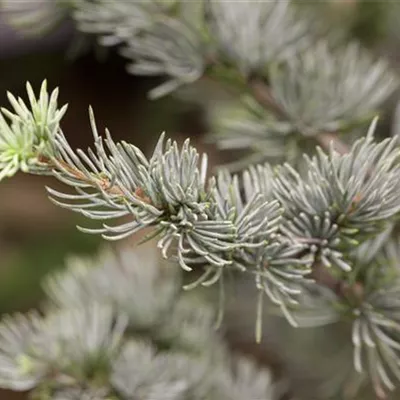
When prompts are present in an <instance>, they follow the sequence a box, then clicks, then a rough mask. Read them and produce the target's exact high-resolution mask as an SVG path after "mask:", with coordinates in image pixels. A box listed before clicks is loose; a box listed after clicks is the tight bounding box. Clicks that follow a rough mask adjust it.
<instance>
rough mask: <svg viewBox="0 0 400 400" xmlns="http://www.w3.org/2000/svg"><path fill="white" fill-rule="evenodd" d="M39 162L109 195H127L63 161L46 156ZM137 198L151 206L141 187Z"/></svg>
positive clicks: (103, 180)
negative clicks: (65, 172)
mask: <svg viewBox="0 0 400 400" xmlns="http://www.w3.org/2000/svg"><path fill="white" fill-rule="evenodd" d="M39 161H40V162H41V163H43V164H47V165H48V166H49V168H51V169H60V170H61V171H62V170H64V171H67V172H68V173H69V174H71V175H72V176H73V177H74V178H76V179H78V180H79V181H81V182H85V183H87V184H88V185H91V186H93V187H98V186H100V187H101V188H102V189H103V190H105V191H106V192H107V193H109V194H113V195H116V196H121V197H124V196H125V193H124V191H123V190H122V189H121V188H120V187H119V186H117V185H111V182H110V180H109V179H107V178H105V177H104V178H99V177H96V176H93V177H92V178H88V177H87V176H86V175H85V174H84V173H82V172H81V171H79V169H77V168H76V167H73V166H71V165H69V164H68V163H66V162H65V161H63V160H52V159H50V158H48V157H45V156H40V157H39ZM60 166H61V168H60ZM134 194H135V196H137V197H138V198H139V199H140V200H141V201H144V202H146V203H148V204H150V202H151V200H150V198H149V197H147V196H146V194H145V192H144V190H143V189H142V188H140V187H138V188H136V190H135V193H134Z"/></svg>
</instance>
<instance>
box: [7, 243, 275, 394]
mask: <svg viewBox="0 0 400 400" xmlns="http://www.w3.org/2000/svg"><path fill="white" fill-rule="evenodd" d="M44 287H45V290H46V292H47V294H48V301H47V303H46V305H45V307H44V314H39V313H38V312H31V313H28V314H26V315H23V314H16V315H12V316H7V317H5V318H4V319H3V321H2V322H1V324H0V385H1V387H3V388H9V389H12V390H16V391H30V392H31V394H32V396H33V398H38V399H57V400H61V399H63V400H65V399H76V400H82V399H93V400H95V399H96V400H99V399H122V400H124V399H127V400H133V399H138V398H140V399H148V400H153V399H160V400H161V399H168V400H174V399H180V400H189V399H190V400H196V399H205V398H207V399H210V400H211V399H216V400H217V399H226V400H233V399H237V400H239V399H243V398H254V399H256V398H259V399H268V400H269V399H273V398H274V395H273V388H272V378H271V374H270V372H269V371H268V370H265V369H259V368H258V367H257V366H256V365H255V364H254V363H253V362H252V361H250V360H248V359H246V358H244V357H242V356H233V355H232V354H230V353H229V352H228V350H227V349H226V348H225V347H224V344H223V342H221V340H220V339H219V337H218V336H217V334H216V332H215V330H214V327H213V325H214V317H213V313H212V311H211V310H210V309H209V308H208V306H207V305H206V304H205V303H204V302H203V301H202V300H201V299H199V298H197V299H196V298H191V297H189V296H188V295H187V294H182V292H181V291H180V286H179V279H178V275H177V274H176V269H174V268H173V266H171V265H165V263H160V259H159V258H158V257H157V256H156V253H155V252H154V251H149V250H147V251H146V252H143V251H142V252H141V253H138V252H134V251H133V250H132V249H125V250H123V251H121V252H118V253H112V252H111V251H107V252H104V253H103V254H101V255H100V256H99V257H98V259H97V260H89V259H80V258H71V259H70V260H69V261H68V262H67V268H66V270H65V271H62V272H58V273H53V274H52V275H50V276H49V277H48V278H47V279H46V281H45V283H44Z"/></svg>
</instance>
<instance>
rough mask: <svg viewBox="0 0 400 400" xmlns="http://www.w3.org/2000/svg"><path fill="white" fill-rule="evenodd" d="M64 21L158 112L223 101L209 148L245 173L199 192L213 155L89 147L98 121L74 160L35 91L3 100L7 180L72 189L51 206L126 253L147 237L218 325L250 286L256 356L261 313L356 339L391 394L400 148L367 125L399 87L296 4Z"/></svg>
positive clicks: (365, 365)
mask: <svg viewBox="0 0 400 400" xmlns="http://www.w3.org/2000/svg"><path fill="white" fill-rule="evenodd" d="M61 3H62V4H63V5H64V6H65V5H66V4H65V3H64V2H60V4H61ZM194 4H195V5H194ZM64 10H68V11H70V13H71V16H72V17H73V19H74V20H75V21H76V26H77V28H78V29H79V30H81V31H83V32H87V33H90V34H94V35H97V37H98V38H99V41H100V43H101V44H102V45H104V46H114V45H118V46H119V49H120V50H121V53H122V54H123V55H124V56H125V57H126V58H127V59H128V70H129V72H131V73H134V74H138V75H146V76H153V75H156V76H163V77H164V78H165V81H164V83H163V84H162V85H161V86H158V87H156V88H155V89H153V90H152V91H151V92H150V96H151V97H152V98H157V97H160V96H163V95H166V94H169V93H171V92H173V91H175V90H177V89H178V88H181V87H182V86H184V85H186V86H187V85H190V84H195V83H196V82H202V81H203V80H207V81H212V82H216V83H219V84H221V85H222V86H223V87H225V88H227V89H229V90H230V91H232V93H234V96H233V100H232V101H231V102H230V103H229V104H224V105H223V107H222V106H221V107H217V108H215V110H213V111H214V112H213V113H212V116H213V118H212V121H211V122H212V130H213V133H214V134H213V135H212V138H213V140H214V141H215V142H216V143H217V144H218V145H219V146H220V147H221V148H224V149H230V150H232V149H238V150H241V151H245V152H244V153H245V157H244V158H242V159H240V160H239V161H238V162H235V163H234V164H232V165H231V166H230V167H231V170H232V169H237V170H240V172H237V173H236V174H231V173H230V172H228V171H227V170H221V171H219V172H218V173H217V174H216V175H215V176H214V177H211V178H210V173H209V171H208V170H207V157H206V155H199V154H198V152H197V150H196V149H195V148H193V147H192V146H191V145H190V143H189V141H186V142H185V143H184V144H183V146H178V144H177V143H175V142H174V141H172V140H170V139H166V138H165V135H164V134H162V135H161V137H160V139H159V141H158V143H157V145H156V147H155V149H154V151H153V153H152V154H151V155H150V156H146V155H144V154H143V153H142V152H141V151H140V149H138V148H137V147H135V146H134V145H132V144H130V143H126V142H118V143H117V142H115V141H114V140H113V139H112V137H111V135H110V133H109V132H108V131H106V132H105V134H104V135H101V134H99V132H98V131H97V128H96V124H95V120H94V116H93V112H92V110H90V121H91V127H92V131H93V136H94V146H93V148H91V149H88V150H87V151H82V150H74V149H72V148H71V146H70V145H69V143H68V141H67V139H66V137H65V136H64V134H63V132H62V131H61V129H60V127H59V123H60V119H61V117H62V115H63V114H64V112H65V108H59V107H58V105H57V92H53V93H52V94H51V95H49V94H48V93H47V90H46V86H45V84H44V85H43V86H42V90H41V93H40V95H39V98H38V99H36V98H35V97H34V95H33V91H32V88H31V87H30V86H29V85H28V97H29V103H30V104H28V105H26V104H25V103H24V101H23V100H22V99H15V98H14V97H13V96H12V95H11V94H9V99H10V102H11V106H12V110H11V111H8V110H3V111H2V114H3V116H2V118H1V120H0V139H1V147H0V161H1V171H2V172H1V177H5V176H12V175H13V174H14V173H15V172H16V171H18V170H21V171H23V172H30V173H40V174H52V175H54V176H55V177H56V178H57V179H59V180H60V181H62V182H64V183H65V184H66V185H68V186H70V187H71V188H73V189H74V190H75V192H74V193H71V192H68V193H63V192H59V191H55V190H54V189H51V188H48V192H49V195H50V198H51V200H52V201H53V202H54V203H56V204H57V205H59V206H61V207H66V208H68V209H71V210H73V211H76V212H79V213H81V214H83V215H85V216H86V217H88V218H90V219H96V220H101V221H102V225H101V226H100V227H99V228H98V229H87V228H80V229H81V230H82V231H84V232H88V233H97V234H101V235H102V236H103V237H104V238H106V239H109V240H119V239H123V238H126V237H129V236H130V235H132V234H134V233H137V232H139V231H141V230H142V229H143V228H152V229H153V230H152V234H151V235H150V236H151V237H157V239H158V247H159V248H160V250H161V252H162V255H163V256H164V257H165V258H170V259H173V260H176V261H177V263H178V264H179V265H180V266H181V268H182V269H183V270H185V271H187V272H192V275H193V276H194V278H193V282H192V283H190V284H187V285H185V287H186V289H193V288H195V287H197V286H200V285H202V286H212V285H213V284H218V285H219V287H220V311H221V313H220V316H219V317H220V318H219V319H221V317H222V311H223V308H224V306H223V303H224V297H225V295H224V293H225V292H224V286H225V281H226V279H225V278H226V276H227V274H228V273H234V274H235V273H237V274H238V275H239V274H240V273H242V274H248V275H249V276H251V277H252V279H253V281H254V289H255V291H256V292H257V293H258V304H257V306H256V309H257V315H258V317H257V321H256V337H257V340H259V339H260V337H261V315H262V313H263V305H264V302H265V299H266V298H267V299H269V301H270V303H271V304H272V306H271V307H270V308H271V309H272V308H273V306H274V305H275V306H277V308H279V309H280V311H281V312H282V313H283V315H284V316H285V317H286V319H287V320H288V321H289V322H290V323H291V324H292V325H293V326H307V327H310V326H315V325H329V324H332V323H334V322H337V321H345V322H346V323H349V324H350V325H351V331H352V335H351V334H350V335H349V337H348V342H350V343H351V344H352V349H353V353H354V363H353V366H354V368H353V369H354V370H355V372H356V373H357V374H358V377H359V378H360V379H361V380H362V379H367V380H368V381H369V382H370V384H371V385H372V388H373V390H374V392H375V394H376V396H377V397H378V398H379V399H382V398H384V396H386V393H387V392H388V391H389V390H393V389H394V388H396V387H398V386H399V380H400V371H399V363H400V356H399V349H400V337H399V335H398V329H399V327H398V313H399V308H398V304H397V303H398V301H397V298H396V296H397V294H398V287H399V273H400V270H399V267H398V266H399V262H400V257H399V256H398V240H397V239H398V229H397V226H396V221H397V218H398V215H399V212H400V200H399V196H398V194H399V193H400V164H399V156H400V149H399V146H398V141H397V138H387V139H385V140H382V141H378V140H376V139H375V137H374V133H375V131H376V125H377V119H376V118H375V119H374V118H373V117H374V116H375V115H376V114H377V113H378V112H379V109H380V108H381V107H382V105H383V104H384V102H385V101H386V100H387V99H388V98H389V97H390V96H391V95H392V94H393V93H394V92H395V91H396V89H397V86H398V79H397V76H396V74H395V73H394V72H393V71H391V69H390V67H389V65H388V63H387V62H385V61H384V60H380V59H376V58H375V57H374V56H373V55H371V54H370V53H369V52H368V51H367V50H366V49H363V48H362V47H361V45H360V44H358V43H348V44H346V45H343V44H338V41H336V40H332V37H331V36H326V37H325V36H323V37H321V30H320V27H319V24H313V23H310V20H309V18H308V17H307V16H305V15H306V13H304V12H302V11H304V10H300V9H299V8H298V7H297V6H296V5H295V4H292V2H291V1H289V0H274V1H256V2H254V1H247V0H246V1H243V2H232V1H224V0H204V1H199V2H195V3H193V2H191V1H185V0H170V1H162V0H149V1H145V2H141V1H114V2H110V1H103V0H75V1H71V2H70V3H68V4H67V7H66V9H64ZM310 26H312V28H309V27H310ZM193 87H195V85H193ZM371 121H372V122H371ZM367 124H369V128H368V127H367ZM305 153H309V154H305ZM241 154H242V153H241ZM265 161H269V162H270V163H269V164H263V163H265ZM255 163H259V164H255ZM273 163H275V165H272V164H273ZM121 218H122V219H121ZM388 243H389V244H390V246H389V250H388V247H387V246H388ZM74 284H75V283H74ZM63 285H64V284H63ZM61 286H62V285H61ZM61 286H59V287H58V289H55V291H54V292H57V291H59V292H60V293H64V291H63V289H62V287H61ZM68 293H69V291H67V292H66V295H67V294H68ZM122 293H123V292H122ZM120 295H121V296H122V297H121V299H118V307H122V308H125V307H126V308H127V310H128V312H129V311H130V312H133V311H132V310H129V307H127V306H124V304H125V303H124V301H125V300H124V296H123V294H120ZM79 299H80V297H79V296H74V299H71V301H72V300H73V301H78V302H79V301H80V300H79ZM143 318H144V321H142V322H141V323H144V324H145V323H146V318H145V317H144V316H143ZM147 322H148V321H147ZM169 330H171V331H173V324H171V325H170V326H169V328H168V329H167V331H169ZM111 331H112V330H111ZM112 332H113V331H112ZM135 351H136V350H135V349H131V350H129V354H132V353H135ZM119 365H123V362H122V364H119ZM342 370H348V369H342ZM340 372H341V371H339V370H338V371H337V374H338V375H340ZM350 375H351V374H349V376H350ZM338 390H339V391H340V389H338Z"/></svg>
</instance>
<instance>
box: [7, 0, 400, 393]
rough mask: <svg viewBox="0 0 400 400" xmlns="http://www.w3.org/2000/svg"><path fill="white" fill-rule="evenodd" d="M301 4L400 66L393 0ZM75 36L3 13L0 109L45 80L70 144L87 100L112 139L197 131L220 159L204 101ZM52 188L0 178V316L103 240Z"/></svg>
mask: <svg viewBox="0 0 400 400" xmlns="http://www.w3.org/2000/svg"><path fill="white" fill-rule="evenodd" d="M0 1H1V0H0ZM31 1H34V0H31ZM297 2H298V3H299V4H300V6H304V7H305V8H306V10H307V12H309V11H310V10H311V9H312V10H313V12H314V11H315V12H316V14H315V15H316V17H315V18H316V19H318V18H320V19H321V20H322V21H329V23H330V24H331V25H332V26H334V27H335V28H338V29H340V31H341V32H342V34H343V37H345V38H348V37H356V38H358V39H360V40H361V41H363V42H364V44H365V45H367V46H369V47H371V48H372V49H373V50H374V51H375V52H376V53H377V54H385V55H386V56H387V57H389V59H390V60H391V61H392V63H393V65H394V66H397V63H398V58H399V51H398V49H399V44H400V29H399V27H398V22H399V21H400V18H399V19H397V18H398V16H399V15H400V13H399V12H394V11H393V10H394V9H396V10H397V8H398V7H397V6H393V4H389V3H391V2H385V1H357V0H332V1H328V0H326V1H315V2H310V1H304V0H297ZM327 4H328V5H327ZM310 7H311V8H310ZM393 7H394V8H393ZM328 25H329V24H328ZM76 40H77V37H76V35H75V33H74V29H73V26H72V24H71V23H69V22H66V23H65V24H63V25H62V26H60V27H59V28H57V30H56V31H54V32H52V33H51V34H49V35H47V36H45V37H40V38H39V37H30V38H26V37H23V36H21V35H19V34H18V33H17V32H14V31H13V30H12V29H11V28H10V27H8V26H7V25H6V23H5V22H4V20H3V19H2V16H1V14H0V106H3V107H4V106H5V107H7V106H8V101H7V98H6V91H7V90H9V91H11V92H12V93H13V94H15V95H20V96H22V97H24V98H25V82H26V81H30V82H31V84H32V85H33V87H34V88H35V89H36V90H37V88H38V87H39V86H40V83H41V82H42V80H43V79H47V80H48V85H49V87H50V88H54V87H56V86H58V87H59V88H60V101H61V102H62V103H63V104H64V103H69V111H68V113H67V115H66V117H65V119H64V121H63V124H62V128H63V130H64V132H65V134H66V135H67V137H68V138H69V140H70V142H71V144H72V145H73V146H74V147H83V148H85V147H87V146H89V145H90V144H91V143H92V138H91V132H90V127H89V120H88V112H87V109H88V106H89V104H90V105H92V106H93V108H94V110H95V114H96V119H97V122H98V125H99V128H100V129H104V128H105V127H108V128H109V129H110V131H111V133H112V134H113V136H114V138H115V139H125V140H127V141H129V142H131V143H133V144H135V145H137V146H138V147H140V148H142V149H143V150H144V151H145V152H147V151H148V150H150V148H151V147H152V146H153V144H154V143H155V141H156V140H157V138H158V135H159V134H160V133H161V132H162V131H164V130H165V131H167V133H168V135H170V136H173V137H175V138H177V139H178V140H183V139H184V138H186V137H188V136H190V137H192V138H193V140H194V142H195V144H196V145H199V146H200V147H201V149H203V150H205V151H207V152H211V154H212V156H211V163H213V159H214V161H215V159H216V157H219V156H218V154H216V153H215V151H214V149H213V148H212V147H210V146H208V147H207V146H204V145H203V144H201V138H202V135H203V134H204V133H205V132H206V130H207V127H206V125H205V124H204V118H203V117H204V116H203V113H202V111H201V109H200V108H199V106H197V105H194V104H190V103H187V102H185V101H182V100H178V99H174V98H171V97H169V98H165V99H162V100H158V101H156V102H150V101H148V100H147V98H146V92H147V90H148V89H149V88H151V87H153V86H154V84H155V83H156V82H154V80H151V79H144V78H140V79H139V78H137V77H133V76H131V75H128V74H127V73H126V72H125V64H126V62H125V60H124V59H122V58H121V57H120V56H119V55H118V54H116V53H115V52H113V51H109V52H107V53H105V52H104V51H101V50H100V49H99V48H98V46H96V45H95V44H94V43H89V45H88V47H87V51H84V52H83V53H81V54H80V55H79V56H75V57H74V58H70V57H68V54H70V50H71V45H72V44H74V43H76ZM46 185H49V186H52V187H54V188H57V186H59V184H58V183H57V182H55V181H54V180H53V179H50V178H43V177H36V176H33V177H32V176H24V175H18V176H17V177H16V178H15V179H12V180H9V181H7V180H6V181H4V182H1V184H0V254H1V257H0V312H1V313H5V312H11V311H16V310H27V309H29V308H31V307H34V306H35V305H36V304H38V302H39V301H40V299H41V295H42V293H41V287H40V281H41V279H42V277H43V276H44V275H45V274H46V273H47V272H49V271H50V270H51V269H54V268H62V267H63V263H64V259H65V257H66V256H67V255H69V254H91V253H94V252H95V251H96V250H97V249H98V247H99V246H101V243H102V240H101V239H100V238H99V237H96V236H90V235H86V234H83V233H80V232H78V231H77V230H76V228H75V226H76V225H77V224H86V225H87V224H89V222H88V221H86V220H83V219H82V218H80V217H79V216H78V215H76V214H72V213H71V212H69V211H65V210H63V209H61V208H58V207H56V206H55V205H53V204H52V203H51V202H50V201H49V200H48V199H47V196H46V191H45V186H46ZM92 224H93V223H92ZM232 342H234V343H236V341H235V340H234V339H232ZM238 345H239V344H238ZM249 351H253V350H252V349H250V350H249ZM3 396H5V397H3ZM14 396H17V395H11V394H10V393H5V394H4V395H2V394H0V398H1V399H2V398H6V399H11V398H18V397H14Z"/></svg>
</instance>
